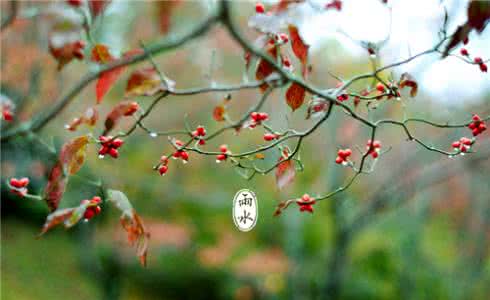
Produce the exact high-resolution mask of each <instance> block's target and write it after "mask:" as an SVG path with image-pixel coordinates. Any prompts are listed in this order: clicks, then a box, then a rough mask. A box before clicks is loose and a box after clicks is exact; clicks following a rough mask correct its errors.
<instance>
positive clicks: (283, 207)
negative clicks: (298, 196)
mask: <svg viewBox="0 0 490 300" xmlns="http://www.w3.org/2000/svg"><path fill="white" fill-rule="evenodd" d="M293 202H294V199H293V200H285V201H281V202H279V204H277V206H276V210H275V211H274V217H277V216H279V215H280V214H282V212H283V211H284V210H286V208H288V206H289V205H290V204H291V203H293Z"/></svg>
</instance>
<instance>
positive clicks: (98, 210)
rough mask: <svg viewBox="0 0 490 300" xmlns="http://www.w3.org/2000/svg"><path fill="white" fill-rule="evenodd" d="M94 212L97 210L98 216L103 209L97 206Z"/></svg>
mask: <svg viewBox="0 0 490 300" xmlns="http://www.w3.org/2000/svg"><path fill="white" fill-rule="evenodd" d="M94 210H95V214H96V215H98V214H100V212H101V211H102V208H100V206H98V205H97V206H96V207H95V208H94Z"/></svg>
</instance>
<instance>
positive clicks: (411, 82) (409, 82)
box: [398, 73, 418, 97]
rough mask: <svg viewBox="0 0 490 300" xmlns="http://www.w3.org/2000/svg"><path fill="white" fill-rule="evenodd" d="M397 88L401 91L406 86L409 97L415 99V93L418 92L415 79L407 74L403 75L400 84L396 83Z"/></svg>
mask: <svg viewBox="0 0 490 300" xmlns="http://www.w3.org/2000/svg"><path fill="white" fill-rule="evenodd" d="M398 86H399V87H400V88H401V89H402V88H404V87H406V86H408V87H410V88H411V89H410V96H411V97H415V96H417V91H418V84H417V81H415V78H413V76H412V75H410V74H408V73H403V74H402V76H401V78H400V82H399V83H398Z"/></svg>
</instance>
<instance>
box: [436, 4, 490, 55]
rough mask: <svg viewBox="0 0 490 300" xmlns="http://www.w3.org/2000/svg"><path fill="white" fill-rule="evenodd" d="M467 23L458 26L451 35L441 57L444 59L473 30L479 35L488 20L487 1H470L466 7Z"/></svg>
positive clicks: (489, 7)
mask: <svg viewBox="0 0 490 300" xmlns="http://www.w3.org/2000/svg"><path fill="white" fill-rule="evenodd" d="M467 14H468V21H467V22H466V23H465V24H463V25H461V26H459V27H458V28H457V29H456V31H455V32H454V34H453V35H452V38H451V41H450V42H449V43H448V44H447V46H446V48H445V49H444V52H443V54H442V57H446V56H447V55H448V54H449V51H451V49H453V48H454V47H456V45H458V44H459V43H460V42H462V41H464V40H465V39H466V38H467V37H468V35H469V34H470V32H471V31H472V30H473V29H476V31H477V32H479V33H481V32H482V31H483V29H485V27H486V25H487V24H488V20H490V2H489V1H471V2H470V4H469V5H468V11H467Z"/></svg>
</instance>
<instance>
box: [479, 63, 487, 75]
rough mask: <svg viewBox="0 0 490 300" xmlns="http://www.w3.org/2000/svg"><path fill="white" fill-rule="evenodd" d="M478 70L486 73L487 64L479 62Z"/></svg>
mask: <svg viewBox="0 0 490 300" xmlns="http://www.w3.org/2000/svg"><path fill="white" fill-rule="evenodd" d="M480 71H482V72H485V73H486V72H487V71H488V67H487V65H486V64H484V63H481V64H480Z"/></svg>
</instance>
